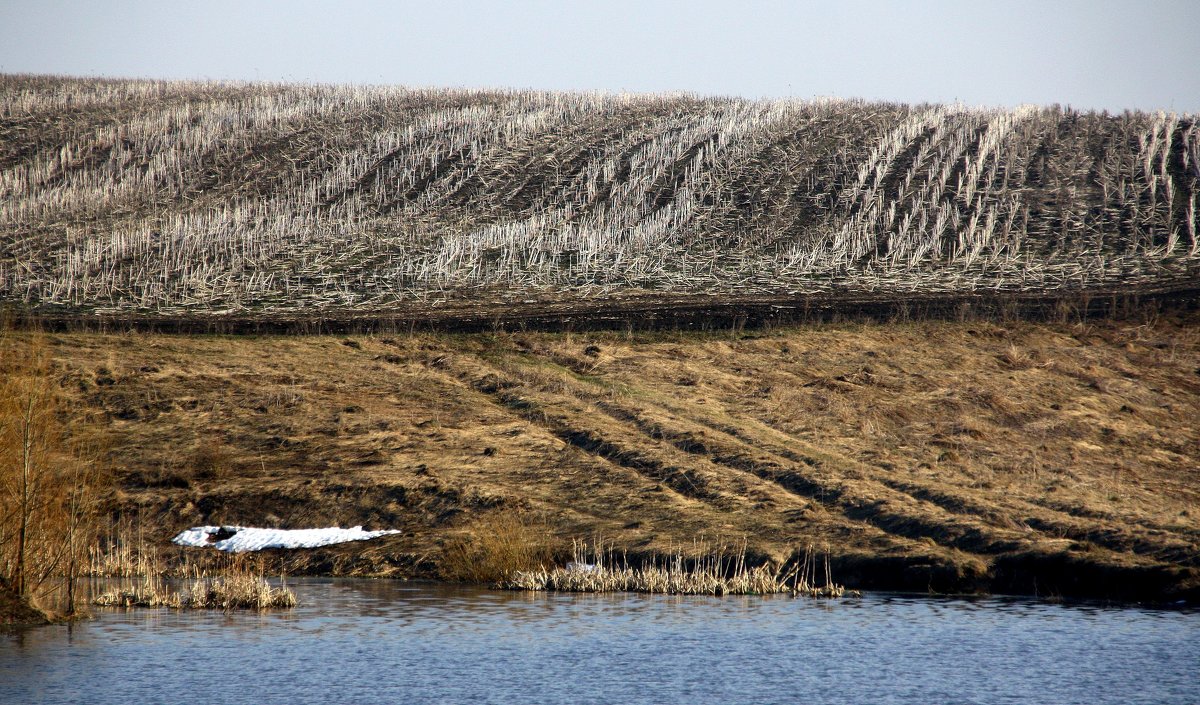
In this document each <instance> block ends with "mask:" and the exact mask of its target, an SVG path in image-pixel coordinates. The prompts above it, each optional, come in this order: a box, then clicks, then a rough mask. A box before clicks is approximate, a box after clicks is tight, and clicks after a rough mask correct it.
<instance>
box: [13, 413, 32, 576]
mask: <svg viewBox="0 0 1200 705" xmlns="http://www.w3.org/2000/svg"><path fill="white" fill-rule="evenodd" d="M21 423H22V426H21V507H20V518H19V522H20V524H19V528H18V529H17V561H16V566H14V568H13V574H14V575H13V589H14V590H16V591H17V594H18V595H21V596H22V597H24V596H25V587H26V580H25V552H26V545H27V541H26V538H27V535H28V533H29V514H30V504H29V494H30V493H29V476H30V474H31V472H32V470H33V467H32V466H33V394H32V392H31V393H30V395H29V398H28V400H27V401H26V404H25V413H24V414H23V415H22V419H21Z"/></svg>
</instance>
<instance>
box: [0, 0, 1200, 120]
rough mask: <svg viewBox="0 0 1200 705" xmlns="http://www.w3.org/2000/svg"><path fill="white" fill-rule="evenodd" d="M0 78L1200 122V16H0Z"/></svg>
mask: <svg viewBox="0 0 1200 705" xmlns="http://www.w3.org/2000/svg"><path fill="white" fill-rule="evenodd" d="M0 73H40V74H67V75H76V76H113V77H152V78H205V79H242V80H271V81H280V80H283V81H291V82H320V83H372V84H379V83H382V84H400V85H407V86H454V87H471V88H539V89H555V90H606V91H688V92H693V93H699V94H705V95H739V96H745V97H750V98H757V97H785V96H793V97H801V98H812V97H816V96H837V97H842V98H867V99H879V100H894V101H903V102H909V103H919V102H953V101H961V102H964V103H967V104H969V105H987V106H1014V105H1018V104H1021V103H1036V104H1043V105H1046V104H1052V103H1058V104H1062V105H1070V106H1073V107H1077V108H1084V109H1087V108H1092V109H1107V110H1110V111H1119V110H1123V109H1126V108H1130V109H1142V110H1158V109H1164V110H1175V111H1178V112H1200V0H990V1H977V0H958V1H947V0H930V1H929V2H916V1H913V2H900V1H897V0H893V1H888V0H823V1H821V2H809V1H807V0H803V1H796V2H767V1H758V0H740V1H733V0H726V1H725V2H716V1H713V0H691V1H690V2H655V1H654V0H641V1H640V2H639V1H634V2H628V1H626V0H563V1H562V2H549V1H537V0H511V1H510V2H479V1H461V2H460V1H455V0H422V1H421V2H355V1H354V0H343V1H342V2H336V3H335V2H312V1H310V0H290V1H288V2H264V1H259V0H237V1H232V2H231V1H228V0H200V1H197V2H187V3H183V2H174V1H172V0H148V1H133V0H127V1H125V2H102V1H87V0H0Z"/></svg>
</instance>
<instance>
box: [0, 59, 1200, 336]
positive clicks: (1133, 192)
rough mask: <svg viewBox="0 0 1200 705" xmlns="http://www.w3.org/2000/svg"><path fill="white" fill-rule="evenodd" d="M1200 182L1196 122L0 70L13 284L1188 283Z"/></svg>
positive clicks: (814, 298) (213, 288)
mask: <svg viewBox="0 0 1200 705" xmlns="http://www.w3.org/2000/svg"><path fill="white" fill-rule="evenodd" d="M1198 183H1200V125H1198V124H1197V121H1196V119H1195V116H1191V115H1182V116H1180V115H1173V114H1162V113H1159V114H1144V113H1125V114H1121V115H1108V114H1102V113H1091V112H1079V111H1075V110H1070V109H1063V108H1059V107H1048V108H1038V107H1022V108H1018V109H1015V110H988V109H972V108H964V107H961V106H951V105H918V106H909V105H897V104H883V103H867V102H859V101H839V100H827V101H815V102H803V101H790V100H785V101H747V100H740V99H727V98H702V97H695V96H688V95H600V94H574V93H536V92H496V91H493V92H478V91H465V90H409V89H403V88H385V87H356V86H355V87H352V86H302V85H268V84H223V83H187V82H148V81H120V80H100V79H68V78H54V77H37V76H0V233H2V236H0V300H3V301H5V302H8V303H9V304H15V305H16V306H17V307H18V308H19V309H20V310H22V311H24V312H36V313H39V314H43V315H49V316H71V315H80V314H81V315H84V316H88V315H93V314H107V315H113V316H126V317H135V318H151V319H159V320H172V319H179V318H198V319H201V320H214V319H222V318H225V319H238V320H269V319H290V320H308V319H312V318H314V317H324V318H334V319H336V318H339V317H342V318H346V317H368V318H369V317H389V316H390V317H397V318H400V319H404V320H422V319H429V318H431V317H432V318H437V317H438V316H439V315H443V313H444V312H446V311H449V312H451V314H452V315H454V316H459V317H465V318H468V319H471V318H473V319H474V320H488V319H496V318H504V317H507V316H511V315H518V314H522V315H523V314H528V313H529V312H531V311H546V310H552V311H558V312H559V313H560V314H564V315H565V314H569V313H570V312H573V311H578V312H582V313H583V314H585V318H586V316H587V315H593V314H595V315H603V314H605V312H610V311H611V310H614V309H616V310H620V309H622V307H624V306H626V305H628V304H632V305H633V306H634V308H635V309H636V308H637V306H645V305H654V304H655V303H656V302H658V303H659V304H661V305H662V306H665V307H666V308H667V309H670V308H672V307H674V306H685V307H686V306H690V307H692V308H696V307H697V306H700V307H701V308H703V307H704V306H716V307H720V306H722V305H726V304H729V303H737V302H739V301H743V300H744V301H753V302H757V303H758V304H763V305H765V304H770V303H781V302H782V303H789V304H791V305H798V304H800V303H803V304H804V305H833V306H836V305H839V304H841V303H854V302H864V301H865V302H872V301H888V302H894V301H897V300H901V299H914V300H924V299H928V298H929V297H934V298H938V297H940V298H943V299H949V300H958V299H963V300H969V299H974V298H979V297H985V298H986V297H989V296H991V297H997V296H999V297H1005V296H1018V295H1023V296H1038V297H1051V298H1054V297H1061V296H1068V295H1069V296H1078V295H1079V294H1080V292H1084V293H1085V294H1086V293H1089V292H1090V293H1095V294H1101V293H1103V294H1111V293H1113V292H1117V293H1124V294H1131V295H1141V294H1147V293H1152V292H1191V294H1194V292H1195V291H1196V290H1197V289H1200V284H1198V282H1200V244H1198V241H1197V232H1196V230H1197V226H1196V209H1197V204H1198V200H1200V190H1198ZM1191 294H1189V295H1191ZM647 302H648V303H647ZM555 306H557V307H558V308H553V307H555ZM662 306H660V308H661V307H662ZM547 307H551V308H549V309H548V308H547Z"/></svg>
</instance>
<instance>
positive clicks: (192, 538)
mask: <svg viewBox="0 0 1200 705" xmlns="http://www.w3.org/2000/svg"><path fill="white" fill-rule="evenodd" d="M398 533H400V532H399V531H396V530H394V529H384V530H382V531H363V528H362V527H361V526H353V527H351V528H349V529H339V528H337V527H336V526H333V527H329V528H327V529H259V528H255V527H252V526H196V527H192V528H191V529H187V530H185V531H181V532H180V533H179V535H178V536H176V537H175V538H173V539H171V541H172V542H173V543H177V544H179V545H180V546H204V547H208V546H211V547H212V548H215V549H217V550H220V551H227V552H229V553H242V552H244V551H261V550H263V549H264V548H316V547H318V546H330V545H333V544H335V543H346V542H347V541H366V540H367V539H373V538H375V537H377V536H386V535H388V534H398ZM215 534H223V535H226V538H223V539H221V540H219V541H213V540H212V539H213V536H214V535H215Z"/></svg>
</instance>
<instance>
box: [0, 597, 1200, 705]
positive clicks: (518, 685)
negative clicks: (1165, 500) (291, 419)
mask: <svg viewBox="0 0 1200 705" xmlns="http://www.w3.org/2000/svg"><path fill="white" fill-rule="evenodd" d="M289 585H290V586H291V587H293V589H295V591H296V593H297V596H298V597H299V598H300V600H301V606H300V607H298V608H296V609H294V610H290V611H283V612H270V613H263V614H258V613H233V614H223V613H214V612H178V611H171V610H145V609H143V610H130V611H122V610H103V611H101V612H100V613H99V614H98V615H97V618H96V619H93V620H89V621H85V622H81V623H78V624H74V625H71V626H70V627H68V626H51V627H41V628H36V629H30V630H24V631H19V632H14V633H7V634H4V633H0V703H4V704H6V705H7V704H14V705H15V704H17V703H94V704H106V703H113V704H116V703H122V704H124V703H139V704H140V703H168V702H169V703H206V704H210V703H212V704H215V703H255V704H256V705H257V704H259V703H321V704H322V705H332V704H334V703H437V702H452V703H488V702H495V703H806V704H807V703H1044V704H1047V705H1049V704H1052V703H1087V704H1089V705H1098V704H1101V703H1121V704H1123V705H1129V704H1133V703H1197V702H1200V610H1154V609H1142V608H1138V607H1105V606H1096V605H1058V604H1046V603H1040V602H1036V601H1032V600H1023V599H1004V598H987V599H969V600H968V599H945V598H930V597H924V596H906V595H894V594H880V593H870V594H868V595H867V596H865V597H863V598H862V599H847V600H842V601H836V602H825V601H818V600H808V599H798V600H793V599H791V598H790V597H720V598H715V597H664V596H642V595H567V594H545V593H508V592H494V591H489V590H480V589H473V588H466V587H456V586H446V585H439V584H428V583H406V582H394V581H369V580H336V579H334V580H330V579H302V580H291V581H289Z"/></svg>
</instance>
